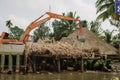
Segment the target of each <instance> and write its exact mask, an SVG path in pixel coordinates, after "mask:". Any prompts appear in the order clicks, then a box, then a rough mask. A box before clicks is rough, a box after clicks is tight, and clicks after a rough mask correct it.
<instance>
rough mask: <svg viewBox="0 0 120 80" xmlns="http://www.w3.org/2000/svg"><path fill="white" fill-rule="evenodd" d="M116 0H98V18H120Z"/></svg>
mask: <svg viewBox="0 0 120 80" xmlns="http://www.w3.org/2000/svg"><path fill="white" fill-rule="evenodd" d="M114 6H115V2H114V0H97V1H96V7H97V13H99V15H98V17H97V19H102V20H103V21H105V20H106V19H108V18H111V19H114V20H119V16H118V14H116V13H115V8H114Z"/></svg>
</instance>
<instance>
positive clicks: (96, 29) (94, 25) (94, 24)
mask: <svg viewBox="0 0 120 80" xmlns="http://www.w3.org/2000/svg"><path fill="white" fill-rule="evenodd" d="M100 25H101V23H100V22H99V21H91V22H90V31H92V32H93V33H95V34H96V35H97V36H98V37H99V36H100Z"/></svg>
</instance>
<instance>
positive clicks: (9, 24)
mask: <svg viewBox="0 0 120 80" xmlns="http://www.w3.org/2000/svg"><path fill="white" fill-rule="evenodd" d="M12 25H13V24H12V22H11V20H7V21H6V26H7V27H8V28H11V26H12Z"/></svg>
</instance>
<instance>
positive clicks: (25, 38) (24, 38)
mask: <svg viewBox="0 0 120 80" xmlns="http://www.w3.org/2000/svg"><path fill="white" fill-rule="evenodd" d="M46 14H47V15H48V17H46V18H44V19H41V18H42V17H43V16H44V15H46ZM44 15H42V16H40V17H39V18H37V19H36V20H35V21H33V22H32V23H31V24H30V25H29V26H28V27H27V28H26V30H25V32H24V34H23V35H22V37H21V39H20V42H26V41H28V38H29V33H30V31H31V30H33V29H34V28H36V27H38V26H40V25H42V24H43V23H45V22H47V21H48V20H50V19H51V18H56V19H63V20H73V21H78V25H79V33H80V34H81V33H82V26H81V24H80V20H78V19H75V18H70V17H67V16H63V15H59V14H55V13H51V12H46V13H45V14H44Z"/></svg>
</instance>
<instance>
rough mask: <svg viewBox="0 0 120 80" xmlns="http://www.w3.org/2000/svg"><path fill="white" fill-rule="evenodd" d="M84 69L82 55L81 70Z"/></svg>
mask: <svg viewBox="0 0 120 80" xmlns="http://www.w3.org/2000/svg"><path fill="white" fill-rule="evenodd" d="M83 71H84V64H83V57H81V72H83Z"/></svg>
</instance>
